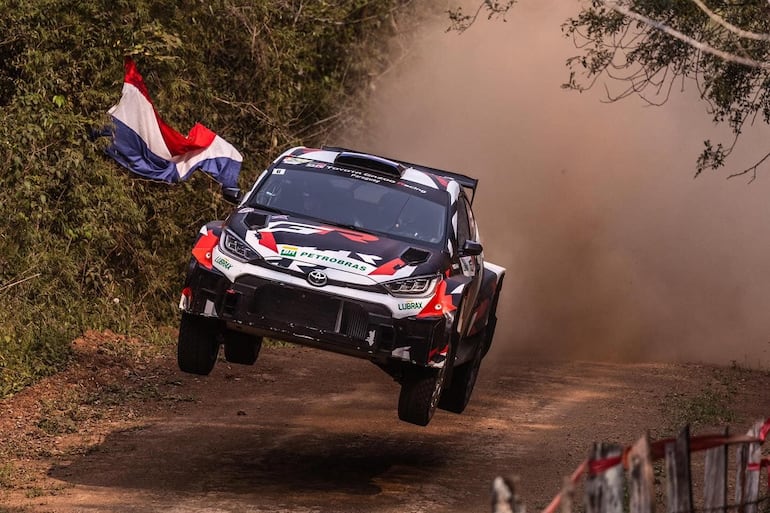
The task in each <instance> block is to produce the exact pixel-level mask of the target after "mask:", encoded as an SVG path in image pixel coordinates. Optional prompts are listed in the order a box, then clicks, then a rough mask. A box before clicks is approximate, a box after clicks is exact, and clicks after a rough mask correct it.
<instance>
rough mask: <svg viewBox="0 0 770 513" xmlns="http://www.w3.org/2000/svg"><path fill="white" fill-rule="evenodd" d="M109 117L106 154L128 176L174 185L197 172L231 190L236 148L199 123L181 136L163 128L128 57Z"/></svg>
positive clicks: (237, 170) (236, 169)
mask: <svg viewBox="0 0 770 513" xmlns="http://www.w3.org/2000/svg"><path fill="white" fill-rule="evenodd" d="M109 114H110V116H112V122H113V129H112V144H111V145H110V146H109V147H108V148H107V149H106V152H107V154H108V155H110V156H111V157H112V158H114V159H115V160H116V161H118V163H119V164H121V165H122V166H124V167H126V168H128V169H129V170H131V171H133V172H134V173H137V174H139V175H142V176H145V177H147V178H152V179H154V180H163V181H166V182H177V181H180V180H185V179H187V178H188V177H189V176H190V174H191V173H192V172H193V171H194V170H195V169H202V170H203V171H205V172H206V173H208V174H209V175H211V176H212V177H214V179H215V180H217V181H218V182H220V183H221V184H222V186H223V187H237V183H238V173H240V170H241V163H242V162H243V157H242V156H241V154H240V153H238V150H236V149H235V148H234V147H233V146H232V145H231V144H230V143H228V142H227V141H225V140H224V139H222V138H221V137H219V136H218V135H217V134H215V133H214V132H212V131H211V130H209V129H208V128H206V127H205V126H203V125H201V124H200V123H196V124H195V126H193V127H192V129H190V133H189V134H188V135H186V136H185V135H182V134H181V133H179V132H177V131H176V130H174V129H173V128H171V127H170V126H169V125H167V124H166V123H165V122H164V121H163V120H162V119H161V117H160V116H159V115H158V112H157V111H156V110H155V107H154V106H153V104H152V99H150V94H149V92H148V91H147V86H145V84H144V80H143V79H142V75H140V74H139V71H137V69H136V64H135V63H134V61H133V60H132V59H130V58H126V62H125V78H124V80H123V96H122V97H121V98H120V101H119V102H118V104H117V105H115V106H114V107H112V108H111V109H110V110H109Z"/></svg>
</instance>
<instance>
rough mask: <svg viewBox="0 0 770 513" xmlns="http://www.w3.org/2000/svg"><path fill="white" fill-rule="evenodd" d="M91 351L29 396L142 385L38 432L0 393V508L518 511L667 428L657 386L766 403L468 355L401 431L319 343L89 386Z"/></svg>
mask: <svg viewBox="0 0 770 513" xmlns="http://www.w3.org/2000/svg"><path fill="white" fill-rule="evenodd" d="M172 350H173V347H169V348H168V352H169V353H170V352H172ZM91 357H93V355H90V356H89V354H88V353H83V354H81V355H80V356H79V358H80V360H81V361H80V364H78V365H77V366H76V367H77V368H78V369H79V371H78V372H77V373H76V377H75V378H70V379H69V380H68V379H65V380H64V381H63V382H61V381H59V382H58V385H55V386H53V387H51V386H48V387H47V388H46V387H45V386H44V388H42V389H38V390H37V393H38V394H43V395H46V394H47V395H48V400H52V399H53V398H54V396H55V394H56V390H57V389H62V390H63V389H67V388H68V387H71V386H74V385H73V379H75V380H77V381H79V382H82V381H84V380H88V379H89V378H87V376H88V372H93V373H94V374H95V375H99V376H101V377H96V378H93V377H92V378H90V379H91V380H94V379H95V380H96V381H98V382H101V385H100V386H101V387H102V388H104V386H105V383H107V384H108V385H109V383H108V382H110V380H114V379H116V378H115V377H116V376H118V378H117V379H118V383H119V382H120V381H121V380H122V381H123V382H124V384H125V385H126V386H128V387H133V388H132V390H135V391H136V390H146V384H147V383H153V384H154V388H153V390H154V393H153V394H150V395H149V396H146V395H145V396H143V395H142V394H139V393H135V392H134V393H131V394H128V396H127V397H126V399H125V402H123V403H122V404H120V405H117V406H109V407H108V406H107V405H99V404H92V405H90V406H89V408H92V411H97V412H98V411H99V410H100V408H101V409H102V410H104V415H96V416H95V415H91V416H87V415H83V414H81V417H84V416H85V417H88V420H87V421H83V422H80V424H79V425H78V426H77V427H76V428H73V429H70V430H69V431H74V432H73V433H57V434H54V435H52V436H50V437H48V438H45V437H44V436H43V434H41V432H40V430H39V428H35V425H34V424H33V425H30V422H32V421H35V419H36V418H37V420H36V422H37V425H38V426H39V425H40V419H39V417H36V415H39V413H40V412H39V409H37V407H35V405H36V404H38V403H36V402H35V401H31V400H30V398H29V397H28V396H29V395H30V394H22V395H21V396H20V397H17V398H15V399H13V400H11V401H6V402H4V403H2V406H3V413H4V415H3V416H4V418H5V419H6V422H5V423H3V424H2V426H3V429H10V430H13V429H14V427H13V425H12V424H11V423H9V422H8V420H9V419H11V418H13V419H16V421H15V422H16V424H15V425H16V428H15V431H14V432H13V433H12V432H11V431H9V432H8V433H6V434H7V435H13V436H10V438H13V437H14V436H16V435H19V433H22V432H24V430H25V429H27V430H29V431H28V432H27V433H26V436H23V437H21V438H19V439H18V440H17V441H16V442H14V443H15V444H16V446H17V447H16V450H15V452H14V451H10V452H11V453H13V454H15V456H12V457H11V458H10V464H11V465H13V468H14V469H15V471H16V472H17V473H18V474H19V475H18V476H17V478H16V479H14V480H12V481H13V486H12V487H11V489H10V490H9V489H6V490H5V491H3V492H2V494H0V504H5V505H6V506H5V507H6V508H8V511H17V508H19V509H18V511H30V512H49V511H51V512H53V511H55V512H85V511H110V512H140V511H141V512H146V511H167V512H181V511H185V512H188V511H189V512H224V511H238V512H261V511H300V512H302V511H340V512H358V511H374V512H407V511H415V512H416V511H426V512H427V511H430V512H439V511H446V512H455V511H457V512H460V511H462V512H468V511H487V510H488V509H489V507H488V490H489V485H490V483H491V480H492V478H493V477H494V476H495V475H498V474H501V473H504V474H511V473H515V474H519V475H520V476H521V479H522V488H523V495H524V498H525V500H526V501H527V503H528V506H529V509H530V511H536V510H537V509H538V508H540V507H542V506H543V505H544V504H545V503H546V502H547V501H548V500H549V499H550V497H551V496H552V495H553V494H554V493H555V492H556V491H557V490H558V488H559V486H560V484H561V482H562V478H563V476H564V475H566V474H568V473H569V472H571V471H572V470H573V469H574V468H575V466H577V464H578V463H579V461H580V460H581V459H582V458H583V457H584V455H585V454H586V451H587V450H588V447H589V445H590V443H591V442H593V441H595V440H601V441H617V442H621V443H626V442H630V441H632V440H633V439H634V437H636V436H638V435H639V434H641V433H642V432H643V431H645V430H646V429H652V430H653V432H654V434H655V433H658V434H664V431H665V430H666V429H670V427H669V426H668V425H667V424H666V422H667V421H666V416H665V415H662V411H663V410H662V408H661V404H662V403H664V402H665V401H670V400H671V395H670V394H671V393H672V392H673V391H677V392H678V393H680V394H685V395H686V394H691V393H696V392H697V391H698V390H699V389H701V388H702V387H705V386H712V385H713V384H714V383H715V382H719V383H722V385H724V384H725V383H727V386H728V387H729V388H730V390H731V391H732V392H731V393H732V402H733V404H734V406H733V409H734V410H735V411H736V413H738V418H736V419H735V424H736V425H737V426H738V427H740V428H741V429H743V427H744V425H748V424H747V423H748V420H747V419H752V418H754V417H762V416H763V415H767V414H768V413H770V400H768V399H767V398H766V397H763V396H762V395H761V393H760V391H761V390H762V389H763V388H764V387H765V386H766V385H767V384H768V383H767V382H768V381H769V380H768V377H767V376H766V374H765V373H756V372H749V371H746V370H740V369H739V370H735V369H734V370H724V369H721V370H720V369H714V368H709V367H700V366H674V365H660V364H649V365H609V364H591V363H558V364H557V363H551V364H521V363H519V364H513V363H511V364H506V365H502V364H500V365H495V363H496V362H495V361H486V362H485V364H484V366H483V367H482V375H481V378H480V381H479V383H478V385H477V386H478V388H477V390H476V393H475V396H474V398H473V400H472V402H471V404H470V406H469V408H468V410H467V411H466V413H465V414H463V415H460V416H458V415H453V414H449V413H446V412H439V413H437V415H436V417H435V418H434V420H433V422H432V423H431V424H430V425H429V426H428V427H427V428H418V427H415V426H411V425H408V424H404V423H401V422H399V421H398V420H397V417H396V413H395V407H396V400H397V396H398V387H397V385H396V384H395V383H393V382H392V381H390V379H389V378H388V377H387V376H386V375H385V374H384V373H382V372H381V371H379V370H378V369H377V368H375V367H374V366H372V365H371V364H368V363H367V362H364V361H358V360H352V359H350V358H345V357H341V356H337V355H333V354H328V353H324V352H320V351H315V350H308V349H300V348H274V349H267V350H264V351H263V354H262V355H261V356H260V361H259V362H258V364H257V366H255V367H240V366H228V365H227V364H226V363H224V362H220V363H219V364H218V366H217V367H216V368H215V370H214V372H213V373H212V375H211V376H209V377H207V378H195V377H192V376H188V375H184V374H181V373H179V372H178V371H177V370H176V369H175V367H174V362H173V357H172V355H171V354H167V355H165V356H164V355H160V356H159V357H158V358H156V359H154V360H153V361H152V362H150V363H149V364H146V365H142V366H140V367H139V368H131V369H122V370H121V371H120V372H115V373H112V374H111V375H110V376H111V377H110V378H109V379H106V378H105V377H104V374H103V370H104V369H105V368H110V367H111V364H110V363H109V362H107V361H105V360H104V355H102V357H103V358H102V360H101V361H96V362H94V361H91V360H88V359H89V358H91ZM84 359H86V360H88V361H87V362H86V361H85V360H84ZM97 366H100V368H101V371H100V370H98V369H97ZM121 366H123V367H125V364H120V365H112V367H121ZM89 369H90V371H89ZM114 370H118V369H114ZM99 372H102V374H99ZM84 373H85V374H84ZM65 375H66V373H65ZM121 376H122V377H121ZM55 379H57V378H55ZM58 379H60V380H61V378H58ZM138 381H141V382H143V383H144V384H145V385H143V386H144V388H141V387H139V388H137V387H136V383H137V382H138ZM722 385H720V386H722ZM78 386H79V385H78ZM109 386H112V387H113V388H114V387H115V386H116V385H115V383H112V384H111V385H109ZM41 390H42V391H41ZM25 397H26V399H25ZM92 402H93V401H92ZM97 402H98V401H97ZM24 409H26V411H25V410H24ZM36 429H37V431H36ZM4 438H5V439H6V440H8V438H9V436H6V437H4ZM35 443H38V445H37V446H36V449H30V450H27V451H24V450H21V448H20V447H19V445H20V444H31V445H30V447H35ZM41 445H42V446H41ZM6 451H8V448H7V447H6ZM6 465H8V463H6ZM2 510H3V507H2V506H0V511H2Z"/></svg>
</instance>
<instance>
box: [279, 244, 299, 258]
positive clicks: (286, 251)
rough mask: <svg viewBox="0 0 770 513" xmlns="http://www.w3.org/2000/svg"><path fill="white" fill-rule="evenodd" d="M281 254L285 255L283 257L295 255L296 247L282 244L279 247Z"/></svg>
mask: <svg viewBox="0 0 770 513" xmlns="http://www.w3.org/2000/svg"><path fill="white" fill-rule="evenodd" d="M281 256H285V257H295V256H297V247H296V246H283V247H282V248H281Z"/></svg>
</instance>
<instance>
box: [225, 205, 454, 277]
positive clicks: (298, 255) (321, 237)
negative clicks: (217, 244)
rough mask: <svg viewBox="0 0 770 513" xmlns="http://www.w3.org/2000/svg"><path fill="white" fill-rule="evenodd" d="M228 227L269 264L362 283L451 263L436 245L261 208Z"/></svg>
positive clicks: (432, 270) (240, 216)
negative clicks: (324, 272) (317, 271)
mask: <svg viewBox="0 0 770 513" xmlns="http://www.w3.org/2000/svg"><path fill="white" fill-rule="evenodd" d="M227 227H228V228H229V229H230V230H232V231H233V232H234V233H236V234H237V235H238V236H239V237H241V238H242V239H243V240H244V241H245V242H246V243H247V244H249V245H250V246H251V247H252V248H254V249H255V250H256V251H257V252H258V253H259V255H260V256H261V257H262V258H263V259H264V260H265V261H266V262H267V263H268V264H270V265H273V266H276V267H281V268H284V269H288V270H293V271H299V272H303V273H309V272H310V271H311V270H313V269H317V268H322V269H325V270H327V271H331V272H332V273H333V274H334V275H336V276H337V278H338V279H343V280H348V281H351V282H357V283H362V284H365V283H371V282H372V281H374V282H378V283H379V282H382V281H388V280H392V279H398V278H405V277H409V276H424V275H429V274H437V273H440V272H442V271H443V270H444V269H445V268H446V267H448V265H449V256H448V255H447V254H446V252H444V251H441V250H439V249H436V248H430V247H425V246H422V245H419V246H418V245H415V244H413V243H409V242H406V241H402V240H398V239H393V238H389V237H385V236H383V235H381V234H373V233H366V232H360V231H357V230H354V229H349V228H342V227H338V226H334V225H331V224H325V223H322V222H318V221H316V220H309V219H306V218H300V217H296V216H291V215H276V214H270V213H265V212H261V211H260V210H258V209H252V208H242V209H240V210H238V211H236V212H235V213H234V214H233V215H232V216H230V218H229V219H228V221H227ZM363 277H366V279H363V280H362V279H361V278H363ZM330 278H332V275H330Z"/></svg>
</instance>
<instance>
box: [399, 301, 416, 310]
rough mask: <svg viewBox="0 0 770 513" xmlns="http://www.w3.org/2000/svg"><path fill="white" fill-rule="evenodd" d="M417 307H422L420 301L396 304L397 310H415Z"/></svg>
mask: <svg viewBox="0 0 770 513" xmlns="http://www.w3.org/2000/svg"><path fill="white" fill-rule="evenodd" d="M417 308H422V301H407V302H406V303H399V304H398V309H399V310H415V309H417Z"/></svg>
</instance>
